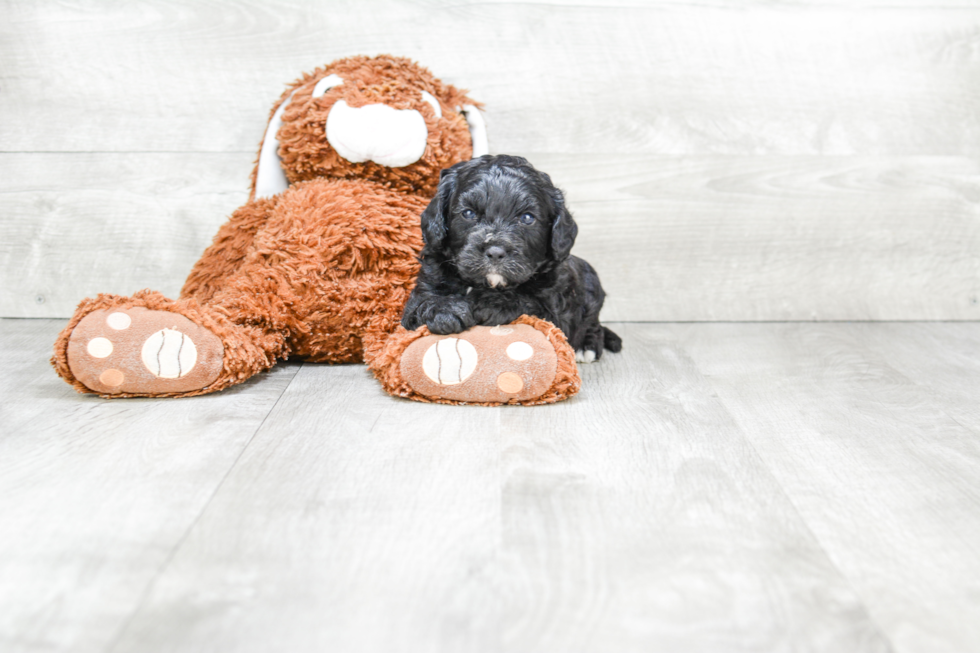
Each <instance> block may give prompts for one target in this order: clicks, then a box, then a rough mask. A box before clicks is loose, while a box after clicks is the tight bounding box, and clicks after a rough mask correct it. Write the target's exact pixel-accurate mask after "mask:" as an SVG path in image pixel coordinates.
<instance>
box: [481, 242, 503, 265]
mask: <svg viewBox="0 0 980 653" xmlns="http://www.w3.org/2000/svg"><path fill="white" fill-rule="evenodd" d="M484 254H486V256H487V258H488V259H490V260H491V261H499V260H500V259H502V258H504V257H505V256H507V251H506V250H505V249H504V248H503V247H500V246H499V245H494V246H493V247H488V248H487V251H486V252H484Z"/></svg>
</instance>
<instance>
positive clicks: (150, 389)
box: [51, 291, 285, 397]
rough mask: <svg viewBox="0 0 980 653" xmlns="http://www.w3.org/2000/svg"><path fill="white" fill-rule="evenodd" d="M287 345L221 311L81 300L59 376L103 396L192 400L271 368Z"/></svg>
mask: <svg viewBox="0 0 980 653" xmlns="http://www.w3.org/2000/svg"><path fill="white" fill-rule="evenodd" d="M284 347H285V339H284V337H283V336H281V335H280V334H273V333H268V332H266V331H263V330H262V329H261V328H259V327H254V326H246V325H240V324H235V323H234V322H232V321H231V320H229V319H228V317H227V315H225V314H224V313H223V312H222V311H221V310H220V309H218V308H215V307H211V306H207V305H201V304H199V303H198V302H197V301H195V300H179V301H173V300H170V299H167V298H166V297H164V296H163V295H161V294H159V293H156V292H151V291H143V292H140V293H137V294H136V295H134V296H133V297H122V296H118V295H99V296H98V297H96V298H95V299H87V300H85V301H83V302H82V303H81V304H80V305H79V307H78V309H77V310H76V312H75V315H74V317H73V318H72V320H71V321H70V322H69V324H68V326H67V327H65V329H64V330H63V331H62V332H61V335H60V336H59V337H58V340H57V342H56V343H55V352H54V357H53V358H52V359H51V362H52V364H53V365H54V366H55V369H56V370H57V372H58V374H59V375H60V376H61V377H62V378H64V379H65V380H66V381H68V382H69V383H71V384H72V385H74V386H75V388H76V389H78V390H79V391H80V392H93V393H97V394H100V395H103V396H105V397H133V396H170V397H174V396H190V395H198V394H204V393H208V392H214V391H217V390H221V389H223V388H226V387H228V386H230V385H234V384H236V383H240V382H242V381H244V380H245V379H247V378H249V377H250V376H252V375H253V374H255V373H256V372H259V371H261V370H263V369H267V368H269V367H271V366H272V365H273V364H274V362H275V360H276V358H277V357H278V356H279V355H281V354H282V353H283V349H284Z"/></svg>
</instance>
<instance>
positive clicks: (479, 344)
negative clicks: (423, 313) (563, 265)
mask: <svg viewBox="0 0 980 653" xmlns="http://www.w3.org/2000/svg"><path fill="white" fill-rule="evenodd" d="M557 370H558V356H557V354H556V353H555V349H554V347H553V346H552V345H551V342H549V340H548V338H547V337H546V336H545V335H544V334H543V333H541V332H540V331H538V330H536V329H534V328H533V327H531V326H528V325H527V324H509V325H505V326H498V327H485V326H477V327H473V328H472V329H469V330H468V331H464V332H463V333H460V334H457V335H452V336H434V335H430V336H425V337H423V338H419V339H418V340H416V341H415V342H413V343H412V344H411V345H409V347H408V349H406V350H405V353H404V354H402V358H401V372H402V376H403V377H404V378H405V380H406V381H407V382H408V384H409V385H410V386H411V387H412V389H413V390H415V391H416V392H418V393H419V394H421V395H424V396H426V397H433V398H440V399H451V400H453V401H466V402H474V403H494V402H499V403H515V402H518V401H525V400H528V399H534V398H535V397H539V396H541V395H543V394H544V393H545V392H547V390H548V388H550V387H551V384H552V383H553V382H554V380H555V375H556V374H557Z"/></svg>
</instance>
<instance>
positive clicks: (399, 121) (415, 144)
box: [327, 100, 429, 168]
mask: <svg viewBox="0 0 980 653" xmlns="http://www.w3.org/2000/svg"><path fill="white" fill-rule="evenodd" d="M428 136H429V130H428V129H426V126H425V119H424V118H423V117H422V114H421V113H419V112H418V111H415V110H414V109H407V110H399V109H392V108H391V107H389V106H388V105H386V104H368V105H366V106H363V107H358V108H356V109H355V108H353V107H350V106H348V105H347V102H345V101H344V100H340V101H338V102H336V103H335V104H334V105H333V106H332V107H331V108H330V115H328V116H327V141H329V142H330V146H331V147H333V149H334V150H336V151H337V154H339V155H340V156H342V157H344V158H345V159H347V160H348V161H350V162H351V163H362V162H364V161H374V162H375V163H377V164H380V165H383V166H388V167H390V168H402V167H404V166H407V165H410V164H412V163H415V162H416V161H418V160H419V159H420V158H422V154H423V153H425V142H426V139H427V138H428Z"/></svg>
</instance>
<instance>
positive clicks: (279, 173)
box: [255, 91, 296, 199]
mask: <svg viewBox="0 0 980 653" xmlns="http://www.w3.org/2000/svg"><path fill="white" fill-rule="evenodd" d="M295 92H296V91H293V93H295ZM293 93H290V94H289V97H287V98H286V99H285V100H284V101H283V102H282V104H280V105H279V107H278V108H277V109H276V111H275V113H273V114H272V118H271V119H270V120H269V126H268V127H266V129H265V137H264V138H263V139H262V149H261V150H260V151H259V164H258V168H257V170H256V173H255V199H261V198H263V197H272V196H273V195H278V194H279V193H281V192H282V191H284V190H286V189H287V188H289V181H288V180H287V179H286V173H285V172H283V169H282V165H281V164H282V160H281V159H280V158H279V139H278V138H277V137H276V134H278V132H279V128H280V127H282V114H283V112H284V111H285V110H286V105H287V104H289V101H290V100H292V99H293Z"/></svg>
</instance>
